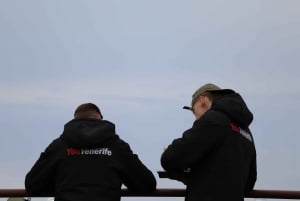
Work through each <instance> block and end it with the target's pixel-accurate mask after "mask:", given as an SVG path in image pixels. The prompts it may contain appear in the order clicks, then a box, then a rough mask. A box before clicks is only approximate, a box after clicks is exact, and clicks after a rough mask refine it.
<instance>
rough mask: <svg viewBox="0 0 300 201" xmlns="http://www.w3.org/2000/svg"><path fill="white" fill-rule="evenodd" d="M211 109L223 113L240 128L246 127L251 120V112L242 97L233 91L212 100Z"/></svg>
mask: <svg viewBox="0 0 300 201" xmlns="http://www.w3.org/2000/svg"><path fill="white" fill-rule="evenodd" d="M211 110H216V111H221V112H223V113H225V114H226V115H227V116H228V117H229V118H230V119H231V121H233V122H234V123H236V124H237V125H238V126H240V127H242V128H247V127H249V125H250V124H251V122H252V120H253V114H252V112H251V111H250V110H249V109H248V107H247V105H246V103H245V102H244V100H243V98H242V97H241V96H240V95H239V94H238V93H235V92H232V93H229V94H227V95H223V96H221V97H220V98H217V99H215V100H214V101H213V103H212V106H211Z"/></svg>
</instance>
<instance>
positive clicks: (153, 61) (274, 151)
mask: <svg viewBox="0 0 300 201" xmlns="http://www.w3.org/2000/svg"><path fill="white" fill-rule="evenodd" d="M299 10H300V1H298V0H263V1H262V0H251V1H240V0H228V1H221V0H220V1H201V0H198V1H195V0H184V1H183V0H181V1H180V0H151V1H143V0H126V1H124V0H123V1H122V0H120V1H98V0H95V1H89V0H85V1H80V0H77V1H73V0H65V1H60V0H51V1H50V0H49V1H38V0H26V1H21V0H19V1H18V0H1V1H0V111H1V114H2V115H1V116H0V129H1V140H0V161H1V165H0V188H1V189H3V188H24V177H25V174H26V173H27V172H28V171H29V169H30V168H31V167H32V165H33V163H34V162H35V161H36V160H37V158H38V157H39V155H40V153H41V152H42V151H44V149H45V148H46V146H48V144H49V143H50V142H51V141H52V140H53V139H55V138H56V137H58V136H59V135H60V134H61V133H62V130H63V126H64V124H65V123H66V122H68V121H69V120H71V119H72V115H73V111H74V109H75V108H76V107H77V106H78V105H79V104H81V103H83V102H93V103H96V104H97V105H98V106H99V107H100V108H101V111H102V113H103V115H104V118H105V119H107V120H109V121H112V122H114V123H115V124H116V130H117V133H118V134H119V135H120V137H121V138H123V139H124V140H126V141H127V142H128V143H129V144H130V145H131V148H132V149H133V151H134V152H135V153H137V154H138V155H139V157H140V159H141V160H142V161H143V162H144V163H145V164H146V165H147V166H148V167H149V168H150V169H151V170H152V171H153V172H154V174H155V175H156V177H157V174H156V171H157V170H161V169H162V168H161V166H160V155H161V153H162V151H163V148H164V147H165V146H167V145H168V144H169V143H171V141H172V140H173V139H174V138H178V137H180V136H181V134H182V132H183V131H184V130H186V129H188V128H190V127H191V125H192V123H193V121H194V117H193V115H192V114H191V113H190V112H188V111H185V110H182V109H181V108H182V106H183V105H186V104H189V103H190V101H191V95H192V94H193V92H194V91H195V90H196V89H197V88H198V87H199V86H201V85H203V84H205V83H207V82H211V83H215V84H217V85H219V86H220V87H222V88H232V89H234V90H236V91H237V92H239V93H240V94H241V95H242V96H243V97H244V99H245V101H246V102H247V104H248V107H249V108H250V109H251V110H252V112H253V114H254V121H253V123H252V125H251V127H250V128H251V129H252V132H253V136H254V138H255V142H256V149H257V157H258V159H257V160H258V179H257V183H256V186H255V188H256V189H273V190H276V189H280V190H299V186H300V174H299V169H300V158H299V153H300V146H299V145H298V144H299V141H300V136H299V134H300V133H299V112H300V104H299V103H300V102H299V100H300V79H299V77H300V67H299V66H300V12H299ZM157 180H158V187H159V188H172V187H179V188H181V187H184V186H183V185H181V184H180V183H178V182H176V181H167V180H166V179H159V178H158V177H157ZM126 199H127V198H126ZM128 199H129V198H128ZM131 199H133V198H131ZM158 199H159V198H153V200H158ZM0 200H4V199H3V198H0ZM129 200H130V199H129ZM170 200H172V199H170ZM179 200H182V198H180V199H179Z"/></svg>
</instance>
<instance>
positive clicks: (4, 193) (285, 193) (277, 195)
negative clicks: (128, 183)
mask: <svg viewBox="0 0 300 201" xmlns="http://www.w3.org/2000/svg"><path fill="white" fill-rule="evenodd" d="M121 195H122V196H132V197H184V195H185V189H157V190H156V191H154V192H152V193H140V194H139V193H132V192H130V191H128V190H126V189H122V192H121ZM0 197H53V195H34V196H32V195H30V194H29V193H27V192H26V190H24V189H0ZM246 197H247V198H271V199H300V191H291V190H253V191H251V192H249V193H247V194H246Z"/></svg>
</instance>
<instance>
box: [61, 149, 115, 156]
mask: <svg viewBox="0 0 300 201" xmlns="http://www.w3.org/2000/svg"><path fill="white" fill-rule="evenodd" d="M67 155H68V156H78V155H103V156H111V155H112V151H111V150H109V149H108V148H98V149H75V148H67Z"/></svg>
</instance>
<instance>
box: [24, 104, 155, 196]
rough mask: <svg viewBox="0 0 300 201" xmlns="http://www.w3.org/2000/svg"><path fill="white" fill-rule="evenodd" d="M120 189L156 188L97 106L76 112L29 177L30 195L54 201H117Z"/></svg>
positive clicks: (152, 179) (83, 108)
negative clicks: (44, 196) (45, 197)
mask: <svg viewBox="0 0 300 201" xmlns="http://www.w3.org/2000/svg"><path fill="white" fill-rule="evenodd" d="M122 184H124V185H125V186H127V188H128V190H129V191H132V192H137V193H145V192H151V191H154V190H155V188H156V180H155V177H154V175H153V174H152V172H151V171H150V170H149V169H148V168H147V167H146V166H145V165H144V164H143V163H142V162H141V161H140V159H139V158H138V156H137V155H136V154H134V153H133V152H132V151H131V149H130V147H129V145H128V144H127V143H126V142H124V141H123V140H121V139H120V138H119V136H118V135H116V133H115V125H114V124H113V123H111V122H109V121H106V120H103V116H102V114H101V112H100V110H99V108H98V107H97V106H96V105H95V104H93V103H84V104H82V105H80V106H79V107H78V108H77V109H76V110H75V113H74V119H73V120H71V121H69V122H68V123H67V124H65V126H64V131H63V133H62V135H61V136H60V137H59V138H57V139H55V140H54V141H53V142H52V143H51V144H50V145H49V146H48V147H47V149H46V150H45V151H44V152H42V153H41V155H40V157H39V159H38V160H37V162H36V163H35V164H34V166H33V167H32V168H31V170H30V171H29V172H28V173H27V175H26V178H25V187H26V190H27V191H28V192H29V193H30V194H31V195H36V196H40V195H48V196H54V197H55V201H82V200H89V201H92V200H102V201H119V200H120V197H121V186H122Z"/></svg>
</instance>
